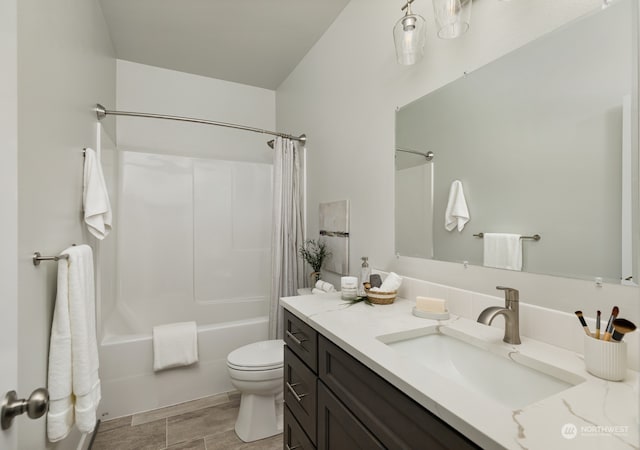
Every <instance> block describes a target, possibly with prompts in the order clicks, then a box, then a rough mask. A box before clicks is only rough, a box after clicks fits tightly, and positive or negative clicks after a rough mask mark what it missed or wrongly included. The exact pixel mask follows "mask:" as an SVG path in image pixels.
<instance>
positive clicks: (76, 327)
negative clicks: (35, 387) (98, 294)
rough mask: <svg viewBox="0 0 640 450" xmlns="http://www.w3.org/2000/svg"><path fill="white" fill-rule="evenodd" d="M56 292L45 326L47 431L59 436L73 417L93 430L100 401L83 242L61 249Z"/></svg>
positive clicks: (89, 258)
mask: <svg viewBox="0 0 640 450" xmlns="http://www.w3.org/2000/svg"><path fill="white" fill-rule="evenodd" d="M62 254H63V255H69V259H68V260H66V259H61V260H60V261H59V262H58V292H57V295H56V305H55V309H54V312H53V323H52V326H51V341H50V349H49V377H48V383H47V385H48V388H49V395H50V405H49V411H48V413H47V436H48V438H49V440H50V441H52V442H55V441H59V440H61V439H64V438H65V437H66V436H67V435H68V434H69V432H70V431H71V427H72V426H73V424H74V422H75V424H76V426H77V427H78V429H79V430H80V431H81V432H83V433H89V432H91V431H93V428H94V426H95V424H96V409H97V407H98V403H100V378H99V376H98V366H99V364H98V345H97V342H96V322H95V295H94V292H95V291H94V280H93V277H94V273H93V252H92V251H91V247H89V246H88V245H78V246H73V247H69V248H67V249H66V250H64V251H63V252H62Z"/></svg>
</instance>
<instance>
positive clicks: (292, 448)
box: [285, 444, 300, 450]
mask: <svg viewBox="0 0 640 450" xmlns="http://www.w3.org/2000/svg"><path fill="white" fill-rule="evenodd" d="M285 445H286V447H287V450H296V449H297V448H300V446H299V445H294V446H293V447H289V444H285Z"/></svg>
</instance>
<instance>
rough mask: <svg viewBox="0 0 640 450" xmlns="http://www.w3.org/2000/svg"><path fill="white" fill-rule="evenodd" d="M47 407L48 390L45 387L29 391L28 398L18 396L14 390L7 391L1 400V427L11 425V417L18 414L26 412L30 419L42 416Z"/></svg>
mask: <svg viewBox="0 0 640 450" xmlns="http://www.w3.org/2000/svg"><path fill="white" fill-rule="evenodd" d="M48 409H49V391H47V390H46V389H45V388H38V389H36V390H35V391H33V392H32V393H31V395H30V396H29V398H28V399H24V398H21V399H19V398H18V395H17V394H16V391H9V392H7V393H6V394H5V396H4V399H3V400H2V411H1V412H0V422H1V425H2V429H3V430H6V429H7V428H9V427H11V422H13V418H14V417H16V416H19V415H20V414H23V413H25V412H26V413H27V415H28V416H29V417H30V418H31V419H37V418H38V417H42V416H43V415H44V413H46V412H47V410H48Z"/></svg>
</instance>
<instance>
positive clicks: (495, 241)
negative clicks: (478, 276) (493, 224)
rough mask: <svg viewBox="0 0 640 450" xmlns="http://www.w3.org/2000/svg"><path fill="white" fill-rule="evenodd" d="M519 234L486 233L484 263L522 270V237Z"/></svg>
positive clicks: (487, 265)
mask: <svg viewBox="0 0 640 450" xmlns="http://www.w3.org/2000/svg"><path fill="white" fill-rule="evenodd" d="M520 237H521V236H520V235H519V234H508V233H484V238H483V241H484V265H485V266H486V267H495V268H497V269H509V270H522V239H520Z"/></svg>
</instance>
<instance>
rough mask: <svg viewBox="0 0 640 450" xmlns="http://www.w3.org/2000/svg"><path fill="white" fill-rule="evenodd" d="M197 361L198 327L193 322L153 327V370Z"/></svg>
mask: <svg viewBox="0 0 640 450" xmlns="http://www.w3.org/2000/svg"><path fill="white" fill-rule="evenodd" d="M197 361H198V328H197V326H196V323H195V322H178V323H170V324H166V325H158V326H155V327H153V370H154V371H156V372H157V371H158V370H164V369H170V368H172V367H180V366H188V365H190V364H193V363H195V362H197Z"/></svg>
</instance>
